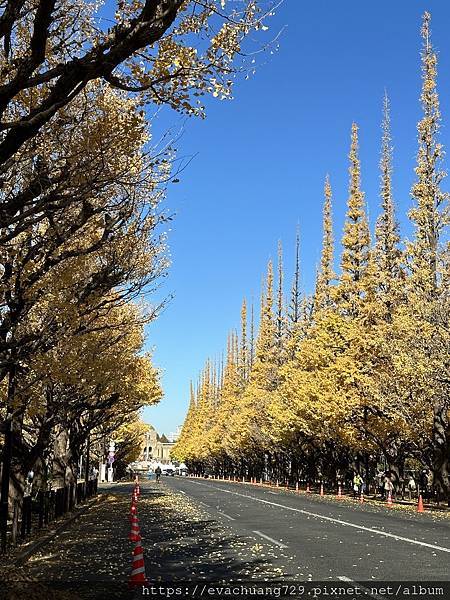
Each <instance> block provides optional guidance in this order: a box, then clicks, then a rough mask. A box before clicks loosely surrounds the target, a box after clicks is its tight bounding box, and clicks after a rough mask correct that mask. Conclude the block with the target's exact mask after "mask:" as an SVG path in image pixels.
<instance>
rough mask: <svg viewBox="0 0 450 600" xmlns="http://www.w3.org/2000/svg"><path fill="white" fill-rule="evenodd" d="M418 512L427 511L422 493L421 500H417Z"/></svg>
mask: <svg viewBox="0 0 450 600" xmlns="http://www.w3.org/2000/svg"><path fill="white" fill-rule="evenodd" d="M417 512H425V511H424V508H423V500H422V494H419V501H418V502H417Z"/></svg>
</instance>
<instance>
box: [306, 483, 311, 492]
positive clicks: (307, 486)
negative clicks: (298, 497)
mask: <svg viewBox="0 0 450 600" xmlns="http://www.w3.org/2000/svg"><path fill="white" fill-rule="evenodd" d="M306 493H307V494H310V493H311V490H310V489H309V483H307V484H306Z"/></svg>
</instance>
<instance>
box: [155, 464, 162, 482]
mask: <svg viewBox="0 0 450 600" xmlns="http://www.w3.org/2000/svg"><path fill="white" fill-rule="evenodd" d="M161 473H162V471H161V467H160V466H159V465H158V466H157V467H156V469H155V475H156V482H157V483H160V482H161Z"/></svg>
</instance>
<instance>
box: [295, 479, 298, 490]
mask: <svg viewBox="0 0 450 600" xmlns="http://www.w3.org/2000/svg"><path fill="white" fill-rule="evenodd" d="M295 491H296V492H298V481H297V483H296V484H295Z"/></svg>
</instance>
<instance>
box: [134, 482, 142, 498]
mask: <svg viewBox="0 0 450 600" xmlns="http://www.w3.org/2000/svg"><path fill="white" fill-rule="evenodd" d="M134 494H135V496H138V497H139V496H140V495H141V488H140V487H139V483H136V485H135V486H134Z"/></svg>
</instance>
